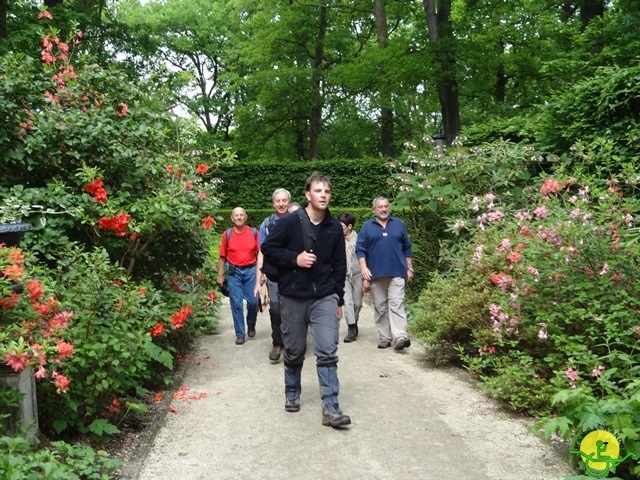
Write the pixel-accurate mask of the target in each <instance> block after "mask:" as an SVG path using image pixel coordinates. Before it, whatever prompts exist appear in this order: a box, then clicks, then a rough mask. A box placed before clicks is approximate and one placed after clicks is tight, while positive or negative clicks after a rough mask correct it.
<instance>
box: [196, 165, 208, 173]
mask: <svg viewBox="0 0 640 480" xmlns="http://www.w3.org/2000/svg"><path fill="white" fill-rule="evenodd" d="M208 171H209V165H205V164H204V163H201V164H200V165H198V166H197V167H196V173H197V174H198V175H204V174H205V173H207V172H208Z"/></svg>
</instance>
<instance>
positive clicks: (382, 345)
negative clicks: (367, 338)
mask: <svg viewBox="0 0 640 480" xmlns="http://www.w3.org/2000/svg"><path fill="white" fill-rule="evenodd" d="M390 346H391V342H390V341H389V340H381V341H380V343H379V344H378V348H389V347H390Z"/></svg>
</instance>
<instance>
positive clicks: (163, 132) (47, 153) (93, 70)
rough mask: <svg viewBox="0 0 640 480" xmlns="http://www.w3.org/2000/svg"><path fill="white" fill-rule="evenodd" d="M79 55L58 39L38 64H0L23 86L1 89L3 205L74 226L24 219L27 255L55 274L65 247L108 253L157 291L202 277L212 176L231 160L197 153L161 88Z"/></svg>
mask: <svg viewBox="0 0 640 480" xmlns="http://www.w3.org/2000/svg"><path fill="white" fill-rule="evenodd" d="M48 18H49V17H48V16H44V17H41V21H42V22H46V21H47V19H48ZM81 44H82V33H81V32H79V31H76V32H74V34H73V37H72V38H71V40H70V41H69V42H64V41H62V40H61V39H60V38H59V37H58V36H56V35H55V33H54V32H51V33H50V34H49V35H47V36H45V38H44V39H43V44H42V52H41V59H40V60H41V61H39V62H37V61H36V60H35V59H29V58H24V57H22V56H19V55H13V54H10V55H5V56H3V58H0V72H2V74H3V76H4V77H5V78H16V79H19V80H20V81H15V82H3V83H2V84H0V124H1V125H2V128H3V131H4V132H5V137H6V138H5V140H4V141H3V142H2V143H0V159H1V163H0V169H1V174H0V196H2V197H7V198H8V197H11V198H15V200H16V203H18V204H24V205H29V204H31V205H33V204H35V205H42V206H43V211H48V210H49V209H50V207H56V210H60V209H61V207H62V209H63V210H64V211H72V212H73V213H74V215H76V218H68V217H66V216H65V217H62V218H60V217H58V218H55V219H49V218H48V217H47V216H43V215H41V214H40V213H39V212H33V211H31V212H25V213H28V214H27V215H23V219H24V220H25V221H29V222H30V223H32V224H34V226H35V228H34V231H33V234H31V235H27V236H25V238H24V245H25V246H26V247H28V248H29V249H30V250H32V251H33V252H34V253H36V254H38V255H39V257H40V258H41V259H44V258H47V259H49V260H51V261H52V263H55V262H54V261H53V260H54V258H55V252H56V251H57V250H58V249H59V248H62V247H63V246H64V245H65V244H66V243H68V241H69V240H72V241H78V242H81V243H83V244H86V245H88V246H89V247H93V246H101V247H103V248H105V249H106V250H107V251H108V252H109V255H110V256H111V258H112V259H113V260H114V261H118V262H119V263H120V265H122V266H124V267H125V268H126V270H127V273H128V275H129V276H130V277H135V278H136V279H138V280H141V279H149V278H153V279H154V281H155V284H156V286H160V284H161V283H160V282H161V279H162V278H163V276H164V274H168V273H175V272H176V271H190V270H193V269H194V268H197V267H199V266H200V265H202V261H203V257H204V253H203V252H205V251H206V248H207V245H208V243H209V241H210V239H211V230H212V227H213V226H214V223H215V221H214V210H215V208H216V207H217V205H218V199H217V197H216V188H217V185H218V182H219V180H218V179H216V178H215V175H214V172H215V169H216V167H217V166H218V165H220V164H222V163H226V162H230V161H232V159H233V153H232V152H230V151H228V150H222V149H210V150H207V151H198V150H197V149H196V147H195V145H196V138H197V136H198V133H199V131H198V129H197V127H196V126H195V125H193V124H191V123H190V122H189V121H187V120H181V119H177V118H175V117H174V116H172V115H171V114H170V113H169V112H170V108H169V106H168V105H166V104H165V102H164V99H165V98H167V97H168V95H164V94H163V88H164V87H163V86H162V85H154V84H151V83H144V82H135V81H132V80H131V79H129V78H127V77H126V75H125V74H124V72H119V71H116V70H113V69H109V70H105V69H104V68H102V67H100V66H99V65H97V64H92V63H90V62H89V61H87V59H88V57H82V58H78V56H77V53H76V49H77V48H80V47H81ZM78 60H81V62H80V61H78ZM149 82H150V81H149ZM23 185H29V187H28V188H26V187H23ZM52 190H55V192H52ZM52 193H55V194H52ZM43 219H46V220H47V221H46V227H45V226H43V224H44V221H43V222H42V223H41V222H40V220H43ZM36 238H37V240H36Z"/></svg>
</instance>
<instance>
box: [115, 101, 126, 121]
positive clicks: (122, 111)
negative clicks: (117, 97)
mask: <svg viewBox="0 0 640 480" xmlns="http://www.w3.org/2000/svg"><path fill="white" fill-rule="evenodd" d="M128 109H129V105H127V104H126V103H124V102H122V103H121V104H120V110H118V111H116V114H117V115H118V116H119V117H124V116H125V115H126V114H127V110H128Z"/></svg>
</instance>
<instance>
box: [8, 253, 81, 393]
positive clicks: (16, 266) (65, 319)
mask: <svg viewBox="0 0 640 480" xmlns="http://www.w3.org/2000/svg"><path fill="white" fill-rule="evenodd" d="M73 317H74V314H73V312H72V311H68V310H62V309H61V307H60V302H58V300H56V299H55V298H54V297H53V296H48V297H47V296H46V295H45V289H44V287H43V285H42V284H41V283H40V282H39V281H38V280H37V279H36V278H30V275H29V272H28V271H27V269H26V268H25V258H24V255H23V252H22V251H21V250H20V249H19V248H16V247H7V246H5V245H3V244H0V362H2V363H4V364H5V365H8V366H9V367H11V368H12V369H13V370H14V371H15V372H22V371H23V370H24V369H25V368H26V367H27V366H31V367H33V368H34V369H35V377H36V378H38V379H45V378H46V379H48V380H49V381H51V382H53V384H54V386H55V389H56V391H57V393H58V394H61V393H63V392H66V391H67V390H68V389H69V378H68V377H67V376H65V375H63V374H62V373H60V369H61V366H62V365H63V363H64V362H66V361H67V359H68V357H69V356H71V355H72V354H73V350H74V347H73V344H71V343H69V342H67V341H65V338H66V336H67V329H68V326H69V323H70V322H72V321H73Z"/></svg>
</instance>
